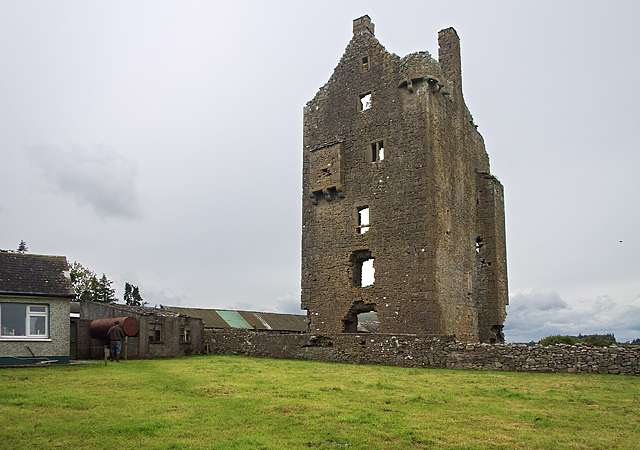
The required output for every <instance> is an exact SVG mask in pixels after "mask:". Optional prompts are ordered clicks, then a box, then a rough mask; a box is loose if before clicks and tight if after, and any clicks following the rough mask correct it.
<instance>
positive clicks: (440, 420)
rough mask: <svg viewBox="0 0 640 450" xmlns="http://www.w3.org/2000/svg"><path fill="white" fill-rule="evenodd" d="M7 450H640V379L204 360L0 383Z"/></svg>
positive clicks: (10, 375)
mask: <svg viewBox="0 0 640 450" xmlns="http://www.w3.org/2000/svg"><path fill="white" fill-rule="evenodd" d="M0 412H1V416H2V422H1V423H0V449H27V448H28V449H31V448H33V449H36V448H37V449H48V448H65V449H76V448H83V449H85V448H86V449H101V448H104V449H122V448H125V449H134V448H140V449H296V448H297V449H305V448H316V449H338V448H349V449H367V450H369V449H425V448H438V449H441V448H443V449H492V448H501V449H502V448H504V449H542V448H544V449H563V448H570V449H612V448H627V449H638V448H640V425H639V424H640V378H638V377H626V376H615V375H571V374H529V373H501V372H462V371H450V370H427V369H406V368H398V367H380V366H356V365H346V364H331V363H317V362H309V361H286V360H273V359H258V358H247V357H241V356H193V357H185V358H181V359H173V360H162V361H123V362H121V363H119V364H117V363H109V365H108V367H105V366H104V364H102V363H101V364H97V365H83V366H61V367H42V368H23V369H1V370H0Z"/></svg>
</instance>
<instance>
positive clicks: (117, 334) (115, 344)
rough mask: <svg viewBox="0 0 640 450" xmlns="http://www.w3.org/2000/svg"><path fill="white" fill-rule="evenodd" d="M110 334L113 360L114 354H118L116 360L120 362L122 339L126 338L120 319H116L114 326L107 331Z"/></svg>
mask: <svg viewBox="0 0 640 450" xmlns="http://www.w3.org/2000/svg"><path fill="white" fill-rule="evenodd" d="M107 335H109V341H111V342H110V344H111V361H113V355H114V354H115V355H116V362H120V350H121V349H122V339H123V338H124V331H123V330H122V328H120V321H119V320H116V323H115V325H114V326H112V327H111V328H109V331H107Z"/></svg>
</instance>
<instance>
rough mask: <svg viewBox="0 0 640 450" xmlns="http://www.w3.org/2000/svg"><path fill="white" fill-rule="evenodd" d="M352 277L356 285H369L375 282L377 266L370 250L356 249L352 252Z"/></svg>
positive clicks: (353, 283)
mask: <svg viewBox="0 0 640 450" xmlns="http://www.w3.org/2000/svg"><path fill="white" fill-rule="evenodd" d="M351 263H352V264H353V266H352V278H351V282H352V285H353V286H354V287H367V286H371V285H372V284H373V283H374V282H375V268H374V267H373V258H372V257H371V252H370V251H369V250H356V251H355V252H353V253H352V254H351Z"/></svg>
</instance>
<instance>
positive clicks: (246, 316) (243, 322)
mask: <svg viewBox="0 0 640 450" xmlns="http://www.w3.org/2000/svg"><path fill="white" fill-rule="evenodd" d="M162 309H164V310H167V311H174V312H180V313H182V314H188V315H190V316H194V317H200V318H201V319H202V323H203V324H204V327H205V328H245V329H248V330H273V331H299V332H305V331H307V323H306V322H305V319H306V316H300V315H296V314H277V313H265V312H255V311H233V310H227V309H203V308H183V307H179V306H165V305H163V306H162Z"/></svg>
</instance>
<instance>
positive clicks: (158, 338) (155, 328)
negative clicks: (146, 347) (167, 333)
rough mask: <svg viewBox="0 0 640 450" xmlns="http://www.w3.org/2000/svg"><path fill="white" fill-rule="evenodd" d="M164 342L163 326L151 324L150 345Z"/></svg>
mask: <svg viewBox="0 0 640 450" xmlns="http://www.w3.org/2000/svg"><path fill="white" fill-rule="evenodd" d="M158 342H162V324H160V323H150V324H149V343H150V344H154V343H158Z"/></svg>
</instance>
